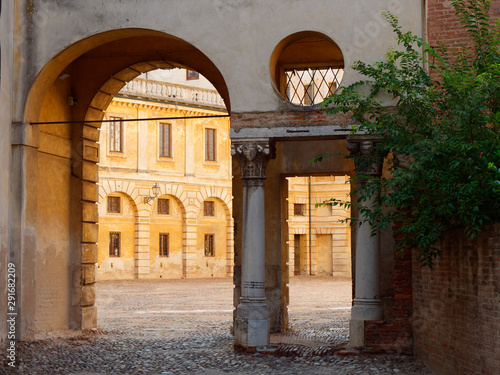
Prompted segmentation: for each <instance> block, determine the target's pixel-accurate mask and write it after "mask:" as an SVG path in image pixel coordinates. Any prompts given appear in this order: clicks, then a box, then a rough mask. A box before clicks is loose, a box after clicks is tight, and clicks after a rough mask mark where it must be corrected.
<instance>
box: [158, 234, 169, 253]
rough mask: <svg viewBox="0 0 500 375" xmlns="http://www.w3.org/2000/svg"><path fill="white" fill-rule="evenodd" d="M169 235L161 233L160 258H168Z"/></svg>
mask: <svg viewBox="0 0 500 375" xmlns="http://www.w3.org/2000/svg"><path fill="white" fill-rule="evenodd" d="M168 251H169V249H168V233H160V256H161V257H168V256H169V252H168Z"/></svg>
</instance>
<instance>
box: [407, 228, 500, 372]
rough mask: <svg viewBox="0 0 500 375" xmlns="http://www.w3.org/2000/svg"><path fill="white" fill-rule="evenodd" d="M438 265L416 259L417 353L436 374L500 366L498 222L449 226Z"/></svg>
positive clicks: (415, 341)
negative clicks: (476, 230)
mask: <svg viewBox="0 0 500 375" xmlns="http://www.w3.org/2000/svg"><path fill="white" fill-rule="evenodd" d="M440 247H441V250H442V252H443V254H442V257H441V258H440V259H438V260H437V262H436V265H435V268H434V270H429V269H427V268H420V267H418V265H416V263H415V260H414V267H413V301H414V306H413V307H414V316H413V319H414V332H413V334H414V347H415V354H416V355H417V356H419V357H420V358H421V359H423V360H424V361H425V362H426V364H427V365H428V366H429V367H430V368H431V369H433V370H435V371H436V373H438V374H453V375H459V374H467V375H472V374H492V375H493V374H498V373H499V371H500V224H496V225H494V226H490V227H487V228H486V229H485V231H483V232H482V233H481V235H480V236H479V237H477V238H476V239H474V240H469V239H465V238H464V236H463V233H462V231H460V230H453V231H449V232H447V233H446V234H445V235H444V236H443V238H442V240H441V243H440Z"/></svg>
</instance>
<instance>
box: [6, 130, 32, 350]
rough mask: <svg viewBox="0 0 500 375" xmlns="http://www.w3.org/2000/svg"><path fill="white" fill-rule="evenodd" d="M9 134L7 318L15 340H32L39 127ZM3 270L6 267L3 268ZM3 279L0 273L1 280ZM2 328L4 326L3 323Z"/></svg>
mask: <svg viewBox="0 0 500 375" xmlns="http://www.w3.org/2000/svg"><path fill="white" fill-rule="evenodd" d="M11 134H12V148H11V152H12V154H11V179H10V212H9V221H10V223H9V224H10V225H9V253H8V262H9V263H13V264H14V265H15V281H16V283H15V284H16V287H15V294H16V298H15V300H16V305H15V309H16V310H15V311H14V312H10V313H11V314H12V315H9V316H8V318H9V319H12V318H14V320H15V321H16V339H17V340H32V339H34V336H35V315H36V302H37V298H36V297H37V295H36V280H37V278H36V262H37V257H36V252H37V232H36V231H37V183H38V148H39V144H40V132H39V129H38V126H34V125H30V124H24V123H13V124H12V133H11ZM2 267H5V266H4V265H3V264H2ZM6 268H7V267H5V268H3V269H6ZM4 275H5V274H3V273H2V277H5V276H4ZM3 313H4V312H3V311H2V314H3ZM14 314H15V315H14ZM2 324H5V323H4V321H2Z"/></svg>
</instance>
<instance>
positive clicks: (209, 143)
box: [205, 129, 216, 161]
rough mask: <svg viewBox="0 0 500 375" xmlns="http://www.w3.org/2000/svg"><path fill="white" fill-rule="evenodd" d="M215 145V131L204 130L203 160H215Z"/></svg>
mask: <svg viewBox="0 0 500 375" xmlns="http://www.w3.org/2000/svg"><path fill="white" fill-rule="evenodd" d="M215 144H216V139H215V129H205V160H207V161H215V160H216V159H215V158H216V154H215Z"/></svg>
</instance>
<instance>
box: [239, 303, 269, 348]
mask: <svg viewBox="0 0 500 375" xmlns="http://www.w3.org/2000/svg"><path fill="white" fill-rule="evenodd" d="M269 331H270V324H269V314H268V311H267V305H266V303H265V301H255V302H254V301H247V300H242V301H241V302H240V304H239V305H238V307H237V308H236V319H235V321H234V345H235V346H236V347H243V348H257V347H264V346H268V345H269Z"/></svg>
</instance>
